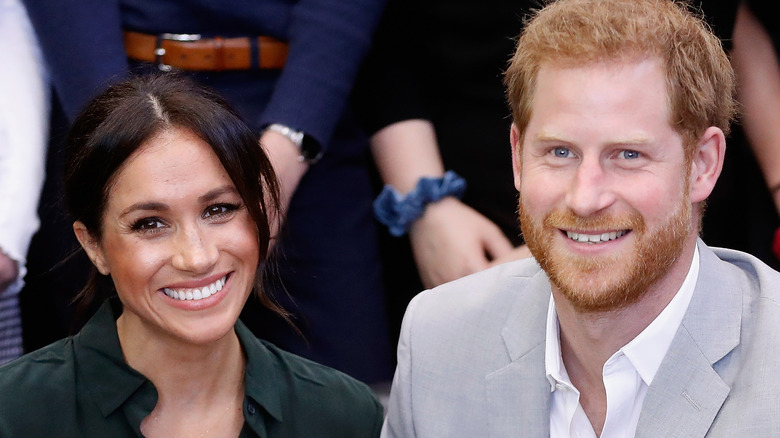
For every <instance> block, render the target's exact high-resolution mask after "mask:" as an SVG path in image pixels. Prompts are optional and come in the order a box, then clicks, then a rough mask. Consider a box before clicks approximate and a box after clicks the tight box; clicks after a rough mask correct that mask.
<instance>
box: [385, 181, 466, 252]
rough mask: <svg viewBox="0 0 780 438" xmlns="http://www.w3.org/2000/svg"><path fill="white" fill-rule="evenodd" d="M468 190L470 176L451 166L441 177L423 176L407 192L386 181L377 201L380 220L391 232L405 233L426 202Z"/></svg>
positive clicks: (401, 234)
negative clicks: (468, 177)
mask: <svg viewBox="0 0 780 438" xmlns="http://www.w3.org/2000/svg"><path fill="white" fill-rule="evenodd" d="M465 191H466V180H464V179H463V178H461V177H460V176H459V175H458V174H457V173H455V172H453V171H451V170H450V171H448V172H446V173H445V174H444V176H443V177H441V178H420V181H419V182H418V183H417V186H416V187H415V188H414V189H413V190H412V191H410V192H409V193H407V194H406V195H405V196H404V195H401V194H400V193H399V192H398V190H396V189H395V188H393V187H392V186H390V185H386V186H385V188H384V189H382V193H380V194H379V196H377V198H376V200H375V201H374V214H375V215H376V218H377V219H378V220H379V222H382V223H383V224H385V225H387V227H388V228H389V229H390V234H392V235H393V236H396V237H398V236H403V235H404V234H406V232H407V231H408V230H409V227H410V226H411V225H412V223H413V222H414V221H416V220H417V219H418V218H419V217H420V216H422V214H423V211H424V210H425V206H426V205H428V204H430V203H431V202H437V201H439V200H441V199H442V198H445V197H447V196H454V197H456V198H460V197H461V196H463V193H464V192H465Z"/></svg>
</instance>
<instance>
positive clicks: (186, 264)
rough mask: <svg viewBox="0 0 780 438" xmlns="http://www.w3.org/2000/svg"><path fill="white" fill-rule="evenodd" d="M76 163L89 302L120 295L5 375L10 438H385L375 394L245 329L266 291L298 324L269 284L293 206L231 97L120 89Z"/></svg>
mask: <svg viewBox="0 0 780 438" xmlns="http://www.w3.org/2000/svg"><path fill="white" fill-rule="evenodd" d="M65 155H66V158H65V167H66V174H65V198H66V205H67V207H68V210H69V211H70V213H71V214H72V216H73V218H74V219H75V222H74V224H73V230H74V232H75V234H76V237H77V238H78V241H79V243H80V244H81V246H82V247H83V249H84V250H85V251H86V253H87V255H88V256H89V259H90V260H91V261H92V263H93V264H94V268H95V271H94V272H93V275H92V277H91V280H90V281H89V283H88V284H87V286H86V287H85V288H84V290H83V291H82V292H81V294H80V299H81V300H82V302H83V303H86V304H88V303H89V302H90V301H93V300H95V299H98V298H99V297H100V296H101V295H103V294H105V295H116V297H111V298H108V299H107V301H106V302H105V303H104V304H103V306H102V307H101V308H100V310H98V312H97V313H96V314H95V316H94V317H92V319H91V320H90V321H89V322H88V323H87V325H86V326H85V327H84V328H83V329H82V330H81V331H80V332H79V333H78V334H77V335H75V336H72V337H69V338H67V339H65V340H62V341H58V342H56V343H54V344H51V345H49V346H47V347H45V348H43V349H41V350H38V351H36V352H33V353H30V354H28V355H26V356H24V357H22V358H21V359H19V360H17V361H15V362H12V363H11V364H9V365H7V366H5V367H3V368H0V436H4V437H5V436H13V437H24V436H30V437H40V436H47V435H52V434H53V435H56V436H79V437H83V436H96V437H97V436H99V437H106V436H110V437H121V436H148V437H154V436H164V437H171V436H186V437H192V436H202V437H206V436H224V437H236V436H240V437H254V436H264V437H265V436H267V437H274V436H285V437H289V436H299V437H310V436H333V437H369V436H378V434H379V427H380V426H381V421H382V409H381V405H379V403H378V402H377V401H376V400H375V399H374V398H373V396H372V395H371V393H370V391H369V390H368V389H367V387H365V385H363V384H362V383H359V382H357V381H355V380H353V379H352V378H350V377H348V376H346V375H344V374H341V373H339V372H337V371H335V370H332V369H330V368H327V367H324V366H321V365H318V364H315V363H313V362H310V361H307V360H305V359H302V358H299V357H297V356H294V355H292V354H289V353H286V352H284V351H281V350H279V349H277V348H276V347H274V346H273V345H272V344H270V343H268V342H265V341H262V340H259V339H257V338H255V337H254V336H253V335H252V334H251V332H250V331H249V330H248V329H247V328H246V327H245V326H244V325H243V324H242V323H241V322H240V321H238V317H239V314H240V313H241V309H242V308H243V306H244V303H245V302H246V300H247V298H248V297H249V295H250V293H251V292H252V291H254V293H255V294H257V295H258V297H259V299H260V301H261V302H262V303H263V304H264V305H265V306H266V307H268V308H269V309H270V310H272V311H274V312H275V313H277V314H279V315H280V316H282V317H283V318H286V314H285V313H284V311H283V309H282V308H281V307H280V306H278V305H277V304H275V301H274V300H273V299H272V297H270V296H268V295H266V293H265V292H264V290H263V288H262V282H261V276H262V272H263V266H264V264H263V260H265V258H266V253H267V252H268V248H269V242H270V240H271V227H270V225H269V222H270V221H271V218H270V216H272V215H273V214H274V212H275V211H276V209H277V208H278V203H279V199H278V197H279V196H278V188H277V183H276V179H275V176H274V173H273V170H272V168H271V165H270V162H269V160H268V158H267V157H266V155H265V154H264V153H263V151H262V149H261V148H258V147H257V138H256V137H255V135H254V134H253V133H252V131H251V130H250V129H249V128H248V127H246V125H244V123H243V122H242V121H241V119H240V118H239V116H238V115H237V114H236V113H235V112H234V111H233V110H232V109H230V107H229V106H228V105H227V104H226V103H225V102H224V101H223V100H222V99H221V98H220V97H219V96H217V95H215V94H214V93H212V92H211V91H209V90H207V89H204V88H201V87H199V86H196V85H194V84H193V83H192V82H190V81H188V80H185V79H182V78H179V77H176V76H147V77H143V78H136V79H131V80H128V81H126V82H122V83H119V84H117V85H114V86H112V87H111V88H109V89H108V90H107V91H106V92H105V93H103V94H102V95H100V96H98V97H97V98H96V99H95V100H93V101H92V102H91V103H90V104H89V105H88V106H87V108H86V109H85V110H84V111H83V112H82V114H81V115H80V116H79V117H78V118H77V119H76V121H75V123H74V125H73V127H72V129H71V131H70V134H69V137H68V142H67V146H66V154H65ZM39 406H50V407H53V408H54V409H47V410H46V415H41V414H40V413H39V412H38V411H37V410H36V409H35V408H37V407H39Z"/></svg>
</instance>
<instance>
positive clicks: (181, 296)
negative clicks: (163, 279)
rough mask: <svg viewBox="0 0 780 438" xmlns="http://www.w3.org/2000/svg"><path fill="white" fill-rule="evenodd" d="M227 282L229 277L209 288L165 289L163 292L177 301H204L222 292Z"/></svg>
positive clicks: (212, 284)
mask: <svg viewBox="0 0 780 438" xmlns="http://www.w3.org/2000/svg"><path fill="white" fill-rule="evenodd" d="M225 281H227V275H226V276H224V277H222V278H220V279H219V280H217V281H215V282H214V283H211V284H210V285H208V286H203V287H198V288H194V289H170V288H167V287H166V288H163V292H165V295H168V296H169V297H171V298H173V299H175V300H182V301H184V300H192V301H197V300H202V299H204V298H208V297H210V296H212V295H214V294H215V293H217V292H219V291H221V290H222V287H223V286H224V285H225Z"/></svg>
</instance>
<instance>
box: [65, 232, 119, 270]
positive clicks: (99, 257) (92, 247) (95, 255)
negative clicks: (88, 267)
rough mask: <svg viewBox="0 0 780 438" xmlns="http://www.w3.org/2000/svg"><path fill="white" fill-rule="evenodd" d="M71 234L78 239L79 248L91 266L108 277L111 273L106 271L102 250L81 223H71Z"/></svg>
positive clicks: (106, 264) (106, 266) (106, 265)
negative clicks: (90, 262)
mask: <svg viewBox="0 0 780 438" xmlns="http://www.w3.org/2000/svg"><path fill="white" fill-rule="evenodd" d="M73 232H74V233H75V234H76V239H78V241H79V244H81V247H82V248H84V251H85V252H86V253H87V257H89V259H90V260H91V261H92V264H93V265H95V267H96V268H97V270H98V271H99V272H100V273H101V274H103V275H108V274H109V273H110V272H111V271H110V269H108V263H106V257H105V255H104V254H103V248H101V247H100V244H99V243H98V241H97V239H95V238H94V237H93V236H92V234H91V233H90V232H89V230H87V227H86V226H84V224H83V223H82V222H81V221H76V222H73Z"/></svg>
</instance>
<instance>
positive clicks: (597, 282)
mask: <svg viewBox="0 0 780 438" xmlns="http://www.w3.org/2000/svg"><path fill="white" fill-rule="evenodd" d="M685 193H686V194H687V190H685ZM687 199H688V196H683V197H682V198H681V200H682V201H681V202H680V203H679V204H678V206H677V208H676V210H675V211H673V212H672V214H671V215H670V216H669V218H668V219H667V220H666V221H665V222H664V223H663V224H661V225H660V226H659V227H657V228H656V229H653V230H648V229H647V226H646V224H645V221H644V219H643V218H642V216H641V215H640V214H639V212H637V211H636V210H633V211H631V212H630V213H629V214H626V215H622V216H619V217H618V216H608V215H599V216H595V217H592V218H583V217H580V216H577V215H575V214H574V213H572V212H571V211H553V212H550V213H548V214H547V215H546V216H545V218H544V220H543V222H542V225H539V224H537V223H535V222H534V221H533V219H532V218H531V217H530V216H529V215H528V213H527V211H526V209H525V208H524V207H523V203H522V200H521V202H520V208H519V210H520V225H521V229H522V232H523V236H524V237H525V241H526V243H527V244H528V248H529V249H530V250H531V253H532V254H533V255H534V257H535V258H536V260H537V262H538V263H539V265H540V266H541V267H542V269H544V271H545V272H546V273H547V275H548V277H549V278H550V281H551V282H552V284H553V285H554V286H555V287H556V288H558V289H559V290H560V291H561V292H562V293H563V295H564V296H565V297H566V298H567V299H568V300H569V301H570V302H571V304H572V305H573V306H574V308H576V309H578V310H580V311H584V312H603V311H609V310H617V309H620V308H622V307H624V306H627V305H629V304H633V303H636V302H637V301H638V300H639V299H640V298H641V297H642V296H643V295H644V293H645V292H646V291H647V290H648V289H649V288H650V287H651V286H652V285H653V284H655V283H656V282H657V281H658V280H660V279H661V278H663V277H664V276H665V275H666V274H667V273H668V272H669V269H671V267H672V265H673V264H674V262H675V261H676V260H677V259H678V258H679V256H680V254H681V253H682V250H683V246H684V244H685V241H686V239H687V238H688V236H689V233H690V232H691V231H690V230H691V205H690V203H688V202H686V200H687ZM561 230H576V231H578V232H586V233H587V231H589V230H593V232H594V233H596V232H602V231H604V230H612V231H620V230H630V233H629V234H627V235H625V236H623V237H621V239H625V238H633V239H634V242H635V245H634V248H633V250H632V251H631V253H630V254H629V255H624V253H623V252H621V253H620V254H616V255H610V256H595V257H588V256H582V255H578V254H573V253H570V252H568V251H567V250H566V248H565V247H563V246H562V245H561V244H560V243H562V242H561V241H560V239H561V238H563V239H568V237H567V236H566V234H565V232H562V231H561ZM556 239H558V240H559V241H558V243H559V244H558V245H554V242H555V240H556ZM595 245H598V243H595Z"/></svg>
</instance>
